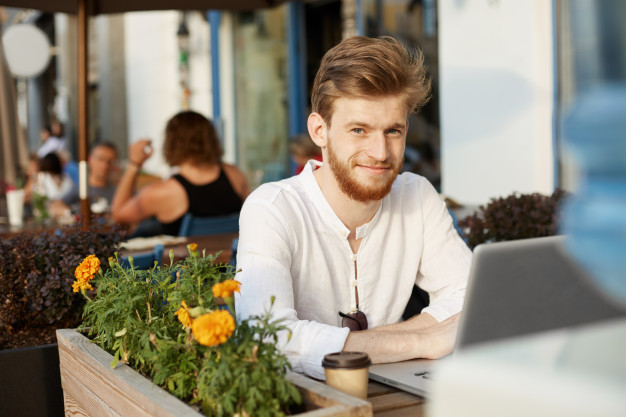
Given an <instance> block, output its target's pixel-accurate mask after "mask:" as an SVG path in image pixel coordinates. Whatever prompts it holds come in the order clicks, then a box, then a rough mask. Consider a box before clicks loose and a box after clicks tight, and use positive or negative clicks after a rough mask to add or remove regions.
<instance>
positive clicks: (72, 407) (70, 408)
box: [63, 391, 89, 417]
mask: <svg viewBox="0 0 626 417" xmlns="http://www.w3.org/2000/svg"><path fill="white" fill-rule="evenodd" d="M63 403H64V405H65V415H66V416H72V417H89V414H87V412H86V411H85V410H83V409H82V408H81V407H80V406H79V405H78V402H76V400H74V398H72V397H71V396H70V395H69V394H68V393H67V392H65V391H64V392H63Z"/></svg>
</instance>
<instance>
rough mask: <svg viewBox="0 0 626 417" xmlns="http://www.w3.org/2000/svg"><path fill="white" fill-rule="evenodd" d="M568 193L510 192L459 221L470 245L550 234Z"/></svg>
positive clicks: (554, 229)
mask: <svg viewBox="0 0 626 417" xmlns="http://www.w3.org/2000/svg"><path fill="white" fill-rule="evenodd" d="M566 196H567V193H566V192H565V191H563V190H559V189H557V190H555V191H554V193H552V195H550V196H546V195H543V194H540V193H532V194H519V193H512V194H510V195H508V196H506V197H499V198H493V199H491V200H490V201H489V203H488V204H487V205H486V206H480V207H479V208H478V211H476V212H475V213H474V214H472V215H470V216H467V217H465V218H464V219H461V220H459V227H460V228H461V229H462V230H463V232H464V234H465V237H466V239H467V244H468V245H469V246H470V248H472V249H473V248H475V247H476V246H477V245H479V244H481V243H486V242H498V241H504V240H516V239H526V238H531V237H541V236H551V235H555V234H557V231H558V214H559V207H560V205H561V203H562V202H563V200H564V198H565V197H566Z"/></svg>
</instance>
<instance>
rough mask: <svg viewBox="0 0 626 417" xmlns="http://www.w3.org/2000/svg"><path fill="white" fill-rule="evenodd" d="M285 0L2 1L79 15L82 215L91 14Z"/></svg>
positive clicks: (84, 208) (253, 5)
mask: <svg viewBox="0 0 626 417" xmlns="http://www.w3.org/2000/svg"><path fill="white" fill-rule="evenodd" d="M284 1H285V0H0V6H8V7H19V8H30V9H37V10H41V11H45V12H50V13H69V14H76V15H77V17H78V160H79V174H80V176H79V190H80V207H81V214H82V215H83V219H84V222H85V227H86V226H87V225H88V224H89V200H88V198H87V155H88V153H89V144H88V141H87V132H88V127H87V115H88V108H87V88H88V83H87V56H88V55H87V51H88V45H87V39H88V38H87V27H88V25H87V23H88V19H89V16H93V15H97V14H108V13H124V12H135V11H148V10H240V11H245V10H255V9H261V8H266V7H273V6H276V5H278V4H281V3H283V2H284Z"/></svg>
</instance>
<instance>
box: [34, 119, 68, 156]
mask: <svg viewBox="0 0 626 417" xmlns="http://www.w3.org/2000/svg"><path fill="white" fill-rule="evenodd" d="M64 149H65V138H64V137H63V125H62V124H61V123H60V122H58V121H54V122H52V123H51V124H50V125H48V126H45V127H44V128H43V129H41V146H40V147H39V149H37V156H38V157H39V158H43V157H44V156H46V155H47V154H49V153H50V152H59V151H62V150H64Z"/></svg>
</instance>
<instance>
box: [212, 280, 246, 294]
mask: <svg viewBox="0 0 626 417" xmlns="http://www.w3.org/2000/svg"><path fill="white" fill-rule="evenodd" d="M240 286H241V282H239V281H236V280H234V279H227V280H226V281H224V282H218V283H217V284H215V285H214V286H213V288H211V289H212V290H213V297H215V298H228V297H232V296H233V293H234V292H235V291H236V292H239V287H240Z"/></svg>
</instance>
